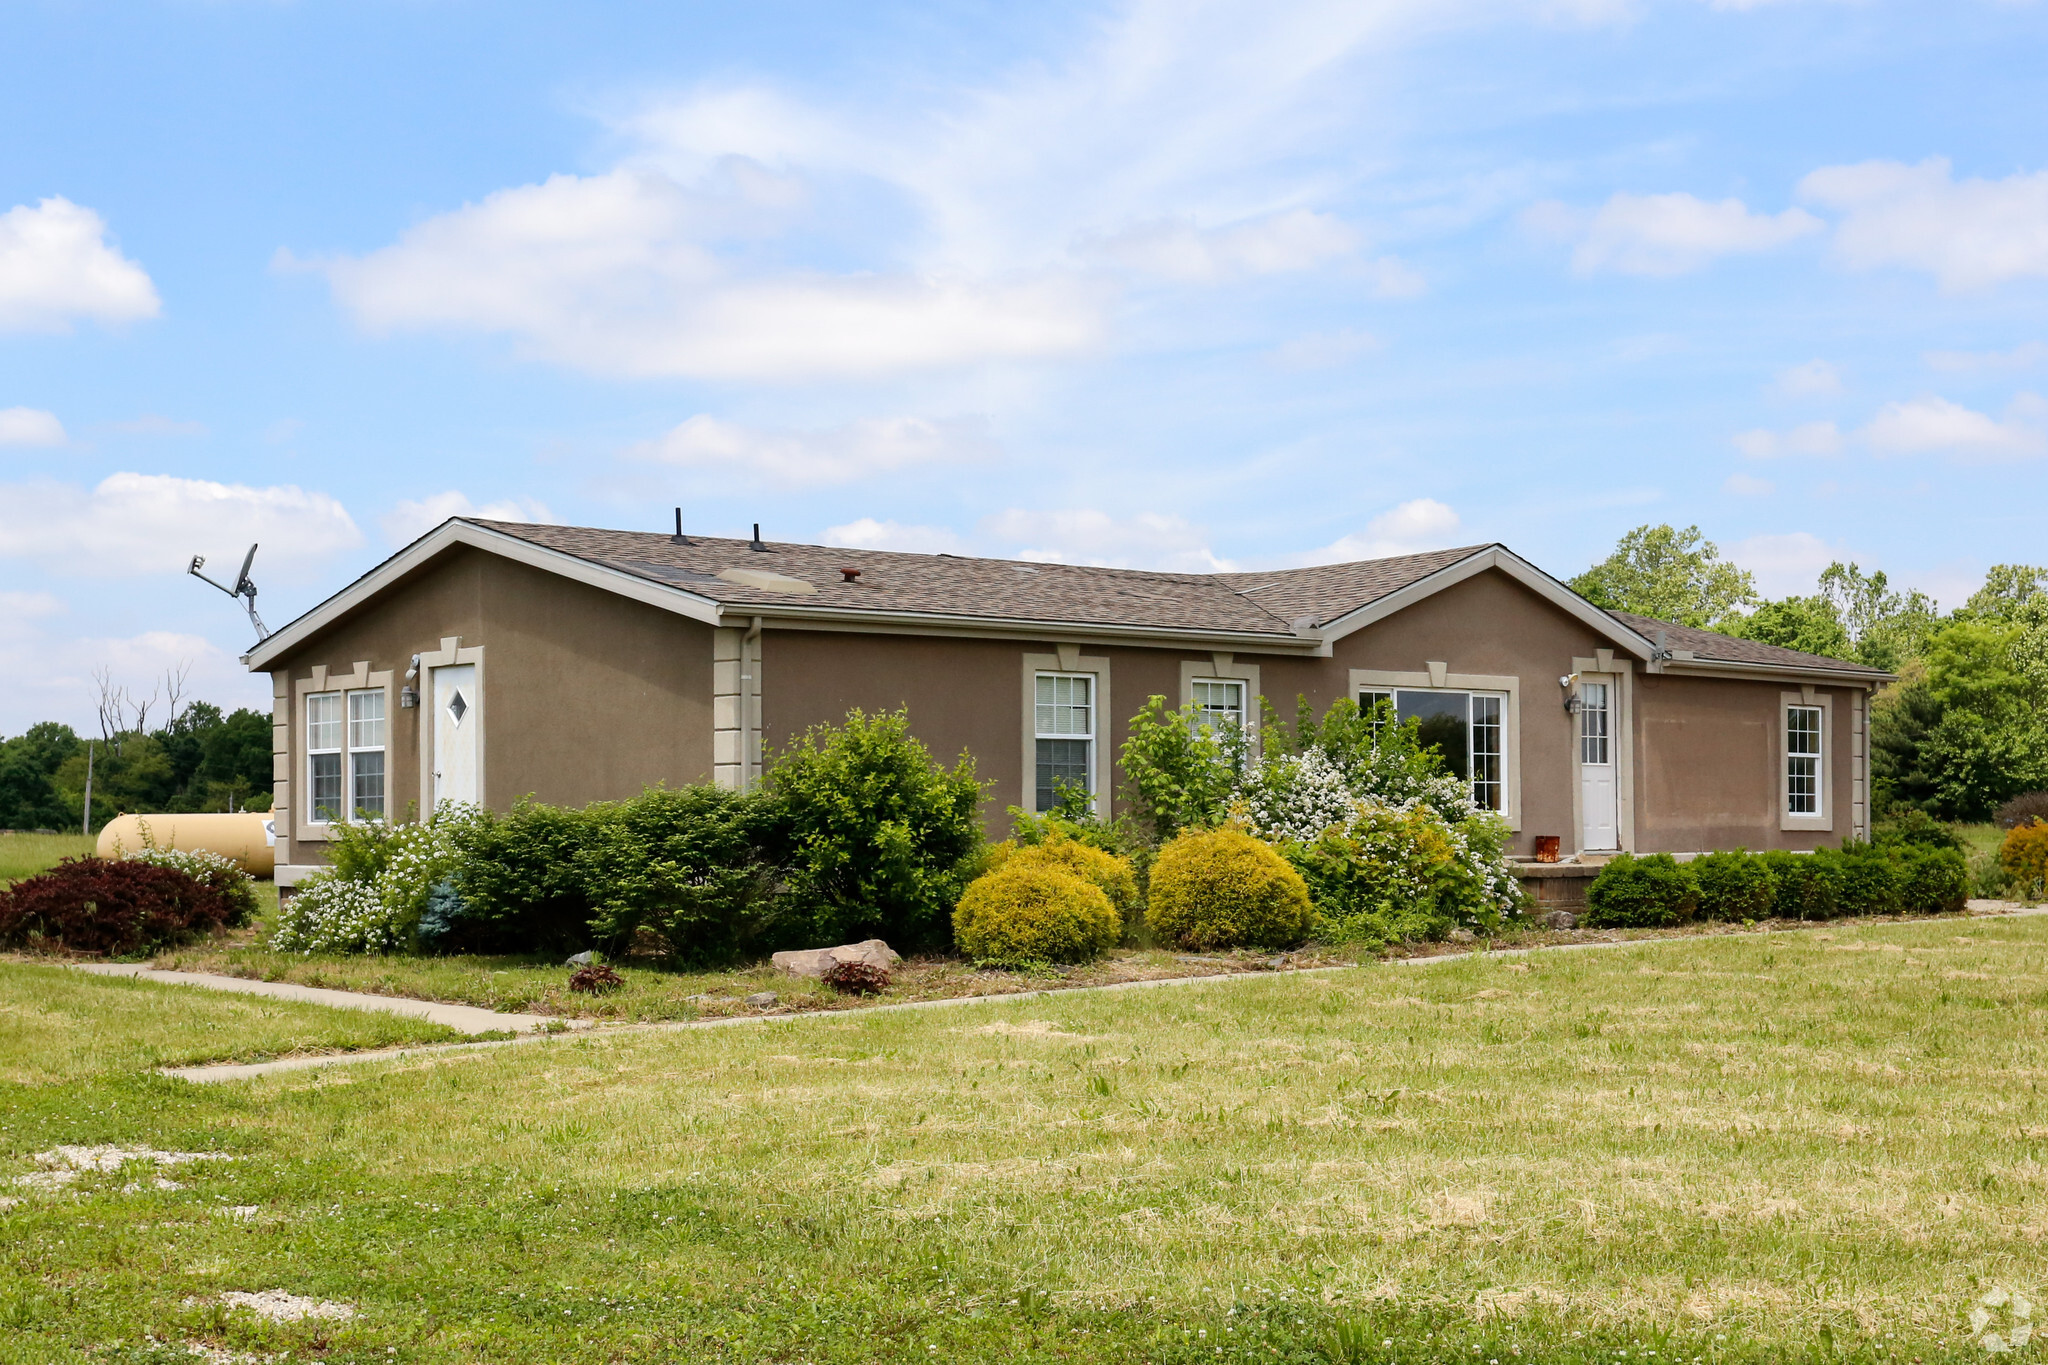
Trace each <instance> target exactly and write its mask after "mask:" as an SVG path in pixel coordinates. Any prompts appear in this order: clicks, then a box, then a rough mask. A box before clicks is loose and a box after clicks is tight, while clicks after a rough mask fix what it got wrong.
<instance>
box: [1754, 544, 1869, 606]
mask: <svg viewBox="0 0 2048 1365" xmlns="http://www.w3.org/2000/svg"><path fill="white" fill-rule="evenodd" d="M1727 549H1728V558H1730V559H1731V560H1733V561H1735V563H1737V564H1739V565H1741V566H1742V567H1743V568H1745V569H1747V570H1749V571H1750V572H1751V573H1753V574H1755V575H1756V586H1757V591H1759V592H1761V593H1762V594H1763V595H1764V596H1766V597H1787V596H1791V595H1793V594H1795V593H1796V594H1805V593H1810V592H1812V591H1813V590H1814V585H1815V584H1816V583H1818V582H1819V581H1820V574H1821V570H1823V569H1825V568H1827V566H1828V565H1830V564H1832V563H1834V562H1835V561H1836V560H1838V559H1840V560H1851V559H1854V560H1857V561H1858V562H1859V563H1861V564H1862V565H1863V566H1864V567H1865V568H1872V567H1874V566H1873V565H1872V564H1871V563H1870V558H1869V556H1867V555H1865V556H1858V555H1855V554H1853V553H1851V552H1850V551H1848V550H1846V549H1843V548H1842V547H1841V546H1840V545H1830V544H1828V542H1826V541H1824V540H1822V539H1821V538H1820V537H1819V536H1817V535H1815V534H1813V533H1812V532H1811V531H1792V532H1788V533H1786V534H1782V535H1756V536H1751V537H1749V539H1747V540H1743V541H1738V542H1737V543H1735V544H1733V545H1730V546H1728V547H1727Z"/></svg>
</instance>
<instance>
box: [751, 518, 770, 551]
mask: <svg viewBox="0 0 2048 1365" xmlns="http://www.w3.org/2000/svg"><path fill="white" fill-rule="evenodd" d="M747 548H748V549H749V550H754V551H758V552H760V553H762V554H766V553H767V551H768V547H767V546H766V545H764V544H762V543H761V523H760V522H758V521H757V522H755V523H754V543H753V544H751V545H749V546H748V547H747Z"/></svg>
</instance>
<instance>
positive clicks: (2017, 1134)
mask: <svg viewBox="0 0 2048 1365" xmlns="http://www.w3.org/2000/svg"><path fill="white" fill-rule="evenodd" d="M48 976H49V974H48V973H47V972H44V973H41V974H35V973H31V972H30V970H29V969H13V970H11V971H9V972H7V973H5V974H0V1011H5V1012H6V1013H7V1015H8V1016H9V1017H10V1018H14V1017H20V1016H22V1015H23V1014H24V1013H29V1012H32V1011H33V1010H34V1008H35V1006H34V1005H33V1000H34V999H35V992H37V991H39V990H41V989H43V984H42V983H44V982H45V981H46V980H47V979H48ZM78 984H79V986H80V988H81V989H86V990H91V991H98V990H106V991H113V990H116V989H118V988H119V987H120V986H121V985H122V983H114V982H79V983H78ZM110 998H111V997H110ZM185 998H186V999H188V1000H190V1001H191V1003H192V1008H193V1009H196V1010H199V1011H201V1012H205V1011H207V1010H225V1009H232V1008H234V1007H235V1006H236V1004H237V1003H238V1002H236V1001H234V1000H232V999H231V998H223V997H216V996H211V995H206V996H201V995H198V994H197V993H195V994H194V995H192V996H190V997H185ZM354 1022H360V1023H362V1024H368V1023H370V1021H369V1020H368V1019H363V1020H360V1021H353V1020H352V1023H354ZM2044 1023H2048V918H2028V919H1991V920H1947V921H1939V922H1925V923H1918V924H1897V925H1886V926H1846V925H1839V924H1838V925H1832V926H1827V927H1825V928H1821V929H1817V930H1814V931H1812V932H1807V933H1800V934H1783V935H1772V936H1768V937H1750V938H1700V939H1692V940H1686V941H1681V942H1667V943H1660V944H1651V945H1643V946H1625V947H1618V948H1611V949H1605V950H1601V951H1591V952H1559V953H1551V954H1539V955H1536V956H1534V957H1530V958H1525V959H1518V960H1504V959H1501V958H1497V957H1493V958H1489V957H1484V956H1468V957H1465V958H1462V959H1459V960H1456V961H1451V962H1443V963H1437V964H1434V965H1428V966H1394V965H1384V966H1371V967H1367V968H1364V969H1361V970H1355V971H1340V972H1332V973H1327V974H1320V975H1299V974H1277V975H1270V976H1262V977H1259V978H1256V979H1244V980H1236V981H1229V982H1215V983H1208V984H1199V985H1193V986H1179V987H1170V988H1165V989H1159V990H1137V991H1116V992H1108V993H1097V994H1070V995H1064V996H1060V997H1056V998H1050V999H1048V998H1040V999H1034V1000H1027V1001H1017V1002H1010V1003H1005V1002H1000V1001H992V1002H987V1003H983V1004H978V1005H971V1006H962V1007H957V1008H947V1009H936V1010H918V1011H907V1012H893V1013H887V1012H884V1013H875V1012H870V1013H864V1014H838V1015H810V1016H794V1017H790V1018H787V1019H777V1020H770V1021H766V1022H763V1023H761V1024H758V1025H752V1026H745V1027H737V1028H722V1029H709V1030H679V1031H674V1032H657V1033H647V1032H640V1033H619V1034H611V1035H605V1034H599V1035H596V1036H589V1035H583V1036H578V1037H575V1038H564V1039H561V1040H558V1041H555V1042H550V1043H545V1044H538V1045H531V1046H526V1047H518V1048H503V1049H494V1050H482V1051H470V1052H462V1053H451V1054H446V1055H445V1056H443V1057H441V1058H437V1059H426V1060H421V1059H416V1060H414V1061H411V1062H408V1063H403V1064H372V1065H367V1066H354V1067H345V1068H337V1069H334V1070H332V1071H311V1072H296V1073H290V1074H287V1075H281V1076H276V1077H270V1078H266V1079H263V1080H260V1081H255V1082H247V1083H240V1084H234V1085H226V1086H208V1087H200V1086H188V1085H184V1084H182V1083H179V1082H173V1081H169V1080H165V1079H163V1078H160V1077H155V1076H151V1075H146V1074H140V1067H141V1066H142V1065H143V1063H144V1060H145V1058H146V1057H148V1056H155V1055H162V1054H161V1052H155V1051H152V1049H165V1048H178V1047H183V1048H185V1049H187V1050H188V1052H189V1051H191V1050H192V1049H195V1048H203V1047H205V1046H208V1045H211V1044H213V1043H215V1042H216V1041H217V1042H219V1043H227V1042H228V1041H230V1039H229V1034H227V1033H223V1034H222V1035H221V1036H220V1038H219V1039H218V1040H214V1039H208V1038H206V1037H204V1036H203V1034H202V1033H201V1032H195V1030H197V1029H198V1028H199V1026H198V1025H196V1024H195V1023H194V1022H193V1021H192V1020H190V1019H188V1018H184V1017H182V1016H181V1017H178V1018H173V1017H170V1016H165V1017H164V1019H163V1020H162V1022H161V1024H158V1023H155V1022H153V1021H151V1020H150V1019H148V1018H147V1017H137V1016H136V1015H134V1014H133V1013H132V1012H130V1013H125V1014H119V1015H116V1016H114V1017H112V1018H110V1020H109V1022H108V1023H107V1024H106V1025H105V1027H106V1029H107V1031H108V1033H109V1035H110V1041H109V1042H108V1043H107V1044H106V1045H105V1046H104V1047H103V1048H101V1049H100V1050H98V1051H97V1052H82V1051H75V1050H74V1051H69V1052H62V1053H59V1054H58V1055H55V1056H54V1057H51V1058H48V1059H45V1058H44V1057H43V1056H42V1055H41V1054H42V1051H43V1050H44V1049H45V1048H47V1047H48V1041H47V1035H46V1034H38V1033H34V1032H33V1031H23V1030H20V1029H0V1074H5V1075H6V1076H8V1077H10V1078H13V1079H11V1080H9V1081H8V1082H7V1083H6V1084H5V1086H4V1087H0V1152H4V1153H5V1155H4V1156H0V1180H5V1179H7V1178H8V1177H12V1176H15V1175H19V1174H28V1173H33V1172H35V1171H36V1170H37V1169H39V1167H38V1165H37V1163H36V1162H35V1160H34V1159H33V1154H34V1153H38V1152H45V1151H50V1150H52V1149H54V1148H55V1147H57V1146H58V1145H59V1144H93V1143H120V1144H123V1145H125V1146H127V1147H130V1148H141V1147H145V1146H147V1147H154V1148H157V1149H162V1150H167V1151H181V1152H198V1153H206V1152H219V1153H225V1154H229V1155H232V1156H233V1157H235V1158H236V1159H235V1160H233V1161H202V1162H193V1163H190V1164H187V1165H181V1166H178V1167H176V1168H175V1170H174V1171H173V1172H171V1174H172V1175H173V1177H174V1178H175V1180H176V1181H177V1182H178V1183H180V1184H182V1185H183V1186H184V1188H181V1189H175V1190H159V1189H155V1188H153V1187H151V1185H150V1180H149V1178H148V1177H147V1175H146V1174H145V1172H144V1169H143V1167H142V1166H140V1165H136V1166H131V1167H130V1168H129V1169H128V1170H126V1171H122V1172H117V1173H106V1174H91V1175H87V1176H83V1177H81V1178H80V1179H79V1180H78V1181H77V1183H76V1184H74V1185H73V1186H71V1187H70V1189H69V1190H68V1191H62V1192H55V1193H48V1192H42V1193H39V1192H35V1191H28V1190H24V1191H16V1192H13V1197H20V1198H22V1199H23V1201H24V1202H22V1203H21V1204H20V1205H18V1206H16V1207H14V1208H13V1209H11V1210H9V1211H7V1212H6V1213H0V1324H4V1325H5V1326H6V1327H7V1328H9V1329H10V1330H6V1331H0V1361H6V1362H15V1361H22V1362H27V1361H34V1362H37V1365H42V1362H48V1361H73V1360H77V1361H84V1360H88V1359H90V1360H93V1361H123V1360H143V1359H159V1360H165V1361H169V1360H172V1359H183V1360H190V1359H192V1358H193V1357H192V1356H191V1355H189V1354H187V1351H188V1349H189V1348H190V1347H191V1346H192V1345H204V1346H206V1347H209V1348H213V1349H217V1350H220V1351H226V1352H232V1353H239V1354H241V1355H246V1356H249V1357H254V1358H263V1357H266V1356H270V1355H272V1354H273V1353H278V1352H283V1351H286V1350H289V1351H290V1352H291V1353H292V1358H293V1359H295V1360H302V1359H306V1358H308V1357H314V1358H319V1359H324V1360H330V1361H373V1360H375V1361H404V1362H410V1361H422V1362H438V1361H470V1360H488V1361H505V1362H515V1361H517V1362H529V1361H551V1362H552V1361H563V1362H571V1361H574V1362H581V1361H590V1362H600V1361H605V1362H609V1361H625V1360H636V1361H637V1360H661V1361H671V1360H673V1361H683V1360H720V1361H723V1360H731V1361H761V1360H778V1361H780V1360H790V1361H796V1360H805V1361H848V1362H851V1361H869V1360H887V1361H908V1360H942V1359H949V1358H956V1359H977V1360H985V1359H1001V1360H1004V1361H1005V1362H1031V1361H1050V1360H1073V1361H1081V1360H1086V1361H1100V1360H1116V1361H1124V1360H1129V1361H1161V1362H1167V1361H1171V1362H1194V1361H1218V1360H1232V1361H1245V1360H1255V1361H1262V1362H1266V1361H1290V1362H1309V1361H1325V1360H1338V1361H1346V1362H1351V1361H1368V1360H1370V1361H1380V1360H1398V1361H1422V1360H1451V1359H1459V1360H1481V1361H1488V1362H1492V1361H1496V1360H1497V1361H1501V1362H1506V1361H1509V1360H1514V1359H1521V1360H1534V1359H1543V1360H1549V1359H1561V1360H1580V1361H1592V1360H1605V1361H1610V1362H1611V1361H1616V1360H1620V1359H1624V1358H1626V1359H1628V1360H1629V1361H1631V1362H1636V1361H1642V1360H1647V1359H1650V1358H1651V1357H1650V1355H1649V1353H1650V1352H1655V1357H1654V1359H1655V1360H1656V1361H1658V1362H1665V1361H1671V1360H1681V1361H1690V1360H1694V1359H1699V1360H1702V1361H1716V1362H1721V1361H1737V1360H1742V1361H1773V1362H1775V1361H1785V1360H1795V1359H1796V1360H1808V1359H1815V1360H1836V1359H1849V1360H1860V1361H1878V1360H1889V1359H1893V1358H1898V1359H1901V1360H1911V1359H1913V1358H1915V1357H1918V1358H1920V1359H1922V1360H1926V1361H1932V1360H1937V1359H1955V1360H1964V1359H1980V1358H1982V1357H1983V1355H1984V1352H1983V1349H1982V1347H1981V1346H1980V1345H1977V1344H1973V1343H1972V1342H1970V1341H1969V1340H1968V1338H1967V1330H1968V1327H1967V1321H1966V1316H1967V1314H1968V1313H1969V1311H1970V1309H1971V1308H1972V1307H1973V1306H1975V1305H1976V1304H1977V1303H1978V1302H1979V1301H1980V1299H1981V1297H1982V1296H1983V1295H1984V1294H1985V1293H1986V1292H1988V1291H1990V1290H1992V1289H1994V1288H1997V1287H2004V1288H2006V1289H2009V1290H2013V1291H2019V1292H2021V1293H2023V1294H2025V1295H2026V1296H2027V1297H2028V1298H2030V1299H2033V1300H2035V1301H2041V1299H2042V1291H2043V1290H2044V1289H2048V1286H2044V1284H2043V1283H2042V1281H2043V1279H2044V1270H2043V1267H2044V1261H2043V1259H2042V1255H2041V1244H2042V1239H2043V1238H2044V1236H2048V1166H2044V1159H2048V1114H2044V1112H2043V1110H2042V1096H2041V1094H2040V1084H2041V1081H2042V1078H2043V1074H2044V1062H2048V1055H2044V1054H2048V1043H2044V1033H2043V1025H2044ZM243 1045H244V1046H246V1045H247V1044H243ZM128 1184H134V1185H135V1186H136V1187H137V1188H136V1189H135V1190H134V1191H132V1192H128V1193H123V1192H122V1190H123V1187H124V1186H125V1185H128ZM4 1188H5V1187H4V1186H0V1189H4ZM274 1289H281V1290H284V1291H287V1292H289V1293H291V1294H294V1295H302V1296H306V1298H308V1299H309V1300H314V1301H324V1302H329V1303H332V1304H335V1305H340V1306H341V1307H338V1308H335V1309H332V1310H330V1311H332V1312H336V1313H339V1312H342V1311H344V1310H346V1309H352V1310H354V1316H353V1317H350V1318H347V1319H346V1320H340V1319H333V1318H328V1319H317V1318H316V1319H307V1320H303V1321H298V1322H293V1323H284V1324H269V1323H265V1322H263V1321H261V1320H260V1319H258V1318H257V1317H255V1316H253V1315H252V1314H251V1313H250V1312H249V1311H246V1310H245V1309H242V1308H238V1307H232V1306H229V1304H227V1303H225V1302H224V1301H223V1299H222V1295H224V1294H226V1293H229V1292H260V1291H267V1290H274ZM1999 1311H2001V1312H2003V1313H2006V1314H2008V1315H2009V1314H2010V1311H2011V1310H2010V1306H2009V1305H2007V1306H2006V1307H2004V1308H2002V1309H2000V1310H1999ZM152 1339H153V1340H154V1342H156V1343H161V1345H152V1344H150V1343H151V1340H152ZM1382 1343H1391V1344H1385V1345H1383V1344H1382ZM1475 1347H1476V1348H1477V1349H1476V1350H1475V1349H1474V1348H1475ZM1623 1353H1626V1354H1625V1356H1624V1354H1623ZM212 1358H214V1359H221V1360H225V1359H228V1358H230V1357H229V1356H225V1355H223V1356H215V1357H212Z"/></svg>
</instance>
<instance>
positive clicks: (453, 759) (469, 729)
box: [434, 664, 483, 810]
mask: <svg viewBox="0 0 2048 1365" xmlns="http://www.w3.org/2000/svg"><path fill="white" fill-rule="evenodd" d="M482 720H483V717H482V713H481V712H480V711H478V710H477V693H476V665H475V664H449V665H447V666H446V667H443V668H437V669H435V670H434V808H435V809H436V810H439V809H440V808H441V804H442V803H443V802H444V801H464V802H474V801H475V800H476V796H477V793H476V735H477V730H478V729H479V728H481V726H482Z"/></svg>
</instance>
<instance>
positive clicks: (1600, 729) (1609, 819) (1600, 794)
mask: <svg viewBox="0 0 2048 1365" xmlns="http://www.w3.org/2000/svg"><path fill="white" fill-rule="evenodd" d="M1613 703H1614V687H1613V684H1612V683H1610V682H1609V681H1607V680H1606V679H1605V678H1595V679H1588V678H1584V677H1582V678H1581V679H1580V680H1579V848H1580V849H1581V850H1595V849H1610V848H1620V847H1621V836H1620V832H1619V830H1618V829H1617V828H1616V819H1615V809H1616V807H1615V795H1614V757H1615V755H1614V747H1615V746H1614V704H1613Z"/></svg>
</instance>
